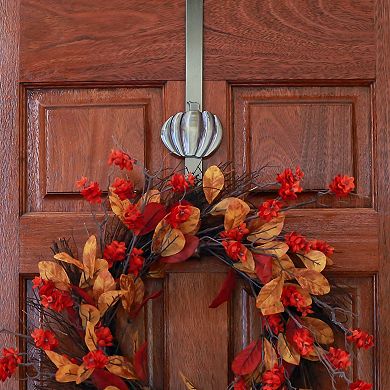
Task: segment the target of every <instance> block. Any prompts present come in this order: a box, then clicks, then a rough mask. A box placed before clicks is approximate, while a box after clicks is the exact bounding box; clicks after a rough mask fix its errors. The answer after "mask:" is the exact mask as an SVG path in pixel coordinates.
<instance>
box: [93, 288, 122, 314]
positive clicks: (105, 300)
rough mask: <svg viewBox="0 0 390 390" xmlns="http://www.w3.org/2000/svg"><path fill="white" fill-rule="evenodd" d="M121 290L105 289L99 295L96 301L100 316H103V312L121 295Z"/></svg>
mask: <svg viewBox="0 0 390 390" xmlns="http://www.w3.org/2000/svg"><path fill="white" fill-rule="evenodd" d="M122 294H123V292H122V291H118V290H115V291H107V292H105V293H103V294H102V295H100V297H99V301H98V309H99V311H100V316H101V317H103V315H104V314H105V312H106V311H107V310H108V309H109V308H110V307H112V306H113V305H115V303H116V302H118V300H119V298H120V297H121V296H122Z"/></svg>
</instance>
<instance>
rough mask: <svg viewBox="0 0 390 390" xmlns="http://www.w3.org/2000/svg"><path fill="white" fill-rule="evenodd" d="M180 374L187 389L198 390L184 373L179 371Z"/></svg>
mask: <svg viewBox="0 0 390 390" xmlns="http://www.w3.org/2000/svg"><path fill="white" fill-rule="evenodd" d="M179 375H180V377H181V379H182V381H183V383H184V385H185V387H186V389H187V390H196V387H195V386H194V385H193V384H192V383H191V382H190V381H189V380H188V378H186V377H185V376H184V375H183V373H182V372H181V371H179Z"/></svg>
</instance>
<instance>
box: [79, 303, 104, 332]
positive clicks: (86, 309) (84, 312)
mask: <svg viewBox="0 0 390 390" xmlns="http://www.w3.org/2000/svg"><path fill="white" fill-rule="evenodd" d="M80 318H81V322H82V325H83V328H85V327H86V326H87V322H90V323H91V324H93V325H94V326H96V325H97V323H98V322H99V321H100V311H99V310H98V309H97V308H96V307H95V306H92V305H88V304H82V305H80Z"/></svg>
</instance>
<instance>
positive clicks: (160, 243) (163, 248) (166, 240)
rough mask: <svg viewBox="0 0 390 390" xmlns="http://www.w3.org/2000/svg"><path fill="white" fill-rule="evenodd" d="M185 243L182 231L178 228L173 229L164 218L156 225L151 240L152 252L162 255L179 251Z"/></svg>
mask: <svg viewBox="0 0 390 390" xmlns="http://www.w3.org/2000/svg"><path fill="white" fill-rule="evenodd" d="M185 243H186V240H185V238H184V235H183V233H182V232H181V231H180V230H179V229H173V228H172V227H171V226H170V225H169V224H168V223H167V222H166V221H165V220H162V221H161V222H160V223H159V224H158V225H157V227H156V230H155V231H154V235H153V241H152V251H153V253H158V254H160V255H161V256H162V257H167V256H172V255H175V254H176V253H179V252H180V251H181V250H182V249H183V248H184V245H185Z"/></svg>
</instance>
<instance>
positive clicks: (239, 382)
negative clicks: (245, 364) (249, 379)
mask: <svg viewBox="0 0 390 390" xmlns="http://www.w3.org/2000/svg"><path fill="white" fill-rule="evenodd" d="M233 389H234V390H246V389H247V387H246V384H245V381H244V379H242V378H241V379H238V378H236V381H235V382H234V387H233Z"/></svg>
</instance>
